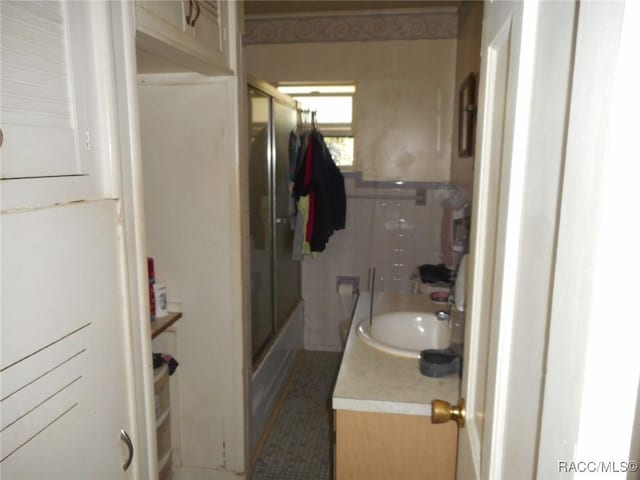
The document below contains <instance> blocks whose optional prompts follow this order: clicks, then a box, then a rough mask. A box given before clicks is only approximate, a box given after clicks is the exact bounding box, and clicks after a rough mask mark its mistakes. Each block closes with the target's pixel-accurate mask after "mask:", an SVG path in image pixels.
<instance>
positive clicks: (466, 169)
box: [451, 1, 483, 193]
mask: <svg viewBox="0 0 640 480" xmlns="http://www.w3.org/2000/svg"><path fill="white" fill-rule="evenodd" d="M482 16H483V3H482V2H479V1H474V2H470V1H469V2H464V3H463V4H462V9H461V13H460V14H459V15H458V18H459V22H460V24H461V25H460V33H459V34H458V43H457V47H456V78H455V85H456V88H455V91H454V113H453V121H452V123H451V126H452V135H451V183H453V184H454V185H456V187H458V188H461V189H463V190H464V191H466V192H469V193H471V191H472V190H473V172H474V163H475V153H474V152H473V151H472V156H470V157H460V156H459V155H458V116H459V114H458V109H459V99H458V96H459V92H460V86H461V85H462V82H464V80H465V79H466V78H467V75H469V73H471V72H473V73H474V74H475V77H476V104H477V97H478V90H479V80H480V41H481V40H482Z"/></svg>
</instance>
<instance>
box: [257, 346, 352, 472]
mask: <svg viewBox="0 0 640 480" xmlns="http://www.w3.org/2000/svg"><path fill="white" fill-rule="evenodd" d="M340 358H341V353H339V352H313V351H305V352H304V353H303V355H302V358H301V360H300V363H299V365H298V368H297V370H296V372H295V373H294V377H293V379H292V381H291V383H290V384H289V388H288V390H287V392H286V396H285V398H284V400H283V402H282V407H281V408H280V411H279V412H278V414H277V416H276V418H275V420H274V422H273V424H272V426H271V429H270V433H269V436H268V437H267V439H266V441H265V442H264V444H263V445H262V449H261V451H260V454H259V457H258V458H257V460H256V463H255V465H254V468H253V474H252V476H251V479H252V480H332V478H333V412H332V409H331V395H332V393H333V387H334V384H335V380H336V376H337V374H338V368H339V366H340Z"/></svg>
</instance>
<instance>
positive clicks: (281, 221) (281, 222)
mask: <svg viewBox="0 0 640 480" xmlns="http://www.w3.org/2000/svg"><path fill="white" fill-rule="evenodd" d="M288 224H289V219H288V218H280V217H276V225H288Z"/></svg>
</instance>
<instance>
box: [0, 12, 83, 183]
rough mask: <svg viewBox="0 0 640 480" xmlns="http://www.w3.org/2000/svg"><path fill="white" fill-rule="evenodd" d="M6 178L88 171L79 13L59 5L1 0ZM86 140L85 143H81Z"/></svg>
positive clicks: (3, 149) (0, 73) (2, 103)
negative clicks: (76, 37)
mask: <svg viewBox="0 0 640 480" xmlns="http://www.w3.org/2000/svg"><path fill="white" fill-rule="evenodd" d="M1 8H2V10H1V12H2V23H1V24H0V28H1V34H2V51H1V53H2V70H1V71H0V82H1V85H2V92H1V97H0V99H1V104H0V105H1V108H2V120H1V122H2V131H3V132H4V145H3V147H2V164H1V174H2V178H24V177H42V176H53V175H78V174H82V173H86V166H87V156H88V155H87V153H88V150H87V149H86V148H84V147H83V146H82V145H81V142H82V141H85V142H89V141H90V139H89V138H88V135H89V134H88V128H87V125H86V123H87V119H86V112H85V111H84V109H83V108H82V106H83V105H84V102H82V101H79V102H78V101H76V100H81V99H82V98H81V97H82V95H83V93H84V92H83V91H82V85H81V82H82V62H83V60H84V59H83V58H82V55H83V51H82V50H83V45H82V43H79V42H74V41H73V35H74V34H76V33H77V32H76V30H75V29H74V28H72V26H73V23H74V20H77V21H82V20H80V19H78V18H76V19H74V16H75V17H77V12H74V11H73V9H69V10H68V11H67V9H65V8H63V7H62V5H61V4H60V3H58V2H26V1H19V2H15V1H4V0H3V2H2V7H1ZM83 137H85V138H83Z"/></svg>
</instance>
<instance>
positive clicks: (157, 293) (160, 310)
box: [153, 282, 169, 318]
mask: <svg viewBox="0 0 640 480" xmlns="http://www.w3.org/2000/svg"><path fill="white" fill-rule="evenodd" d="M153 291H154V299H155V307H156V318H161V317H165V316H166V315H167V314H168V313H169V312H168V311H167V286H166V285H165V284H164V282H155V283H154V284H153Z"/></svg>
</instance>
